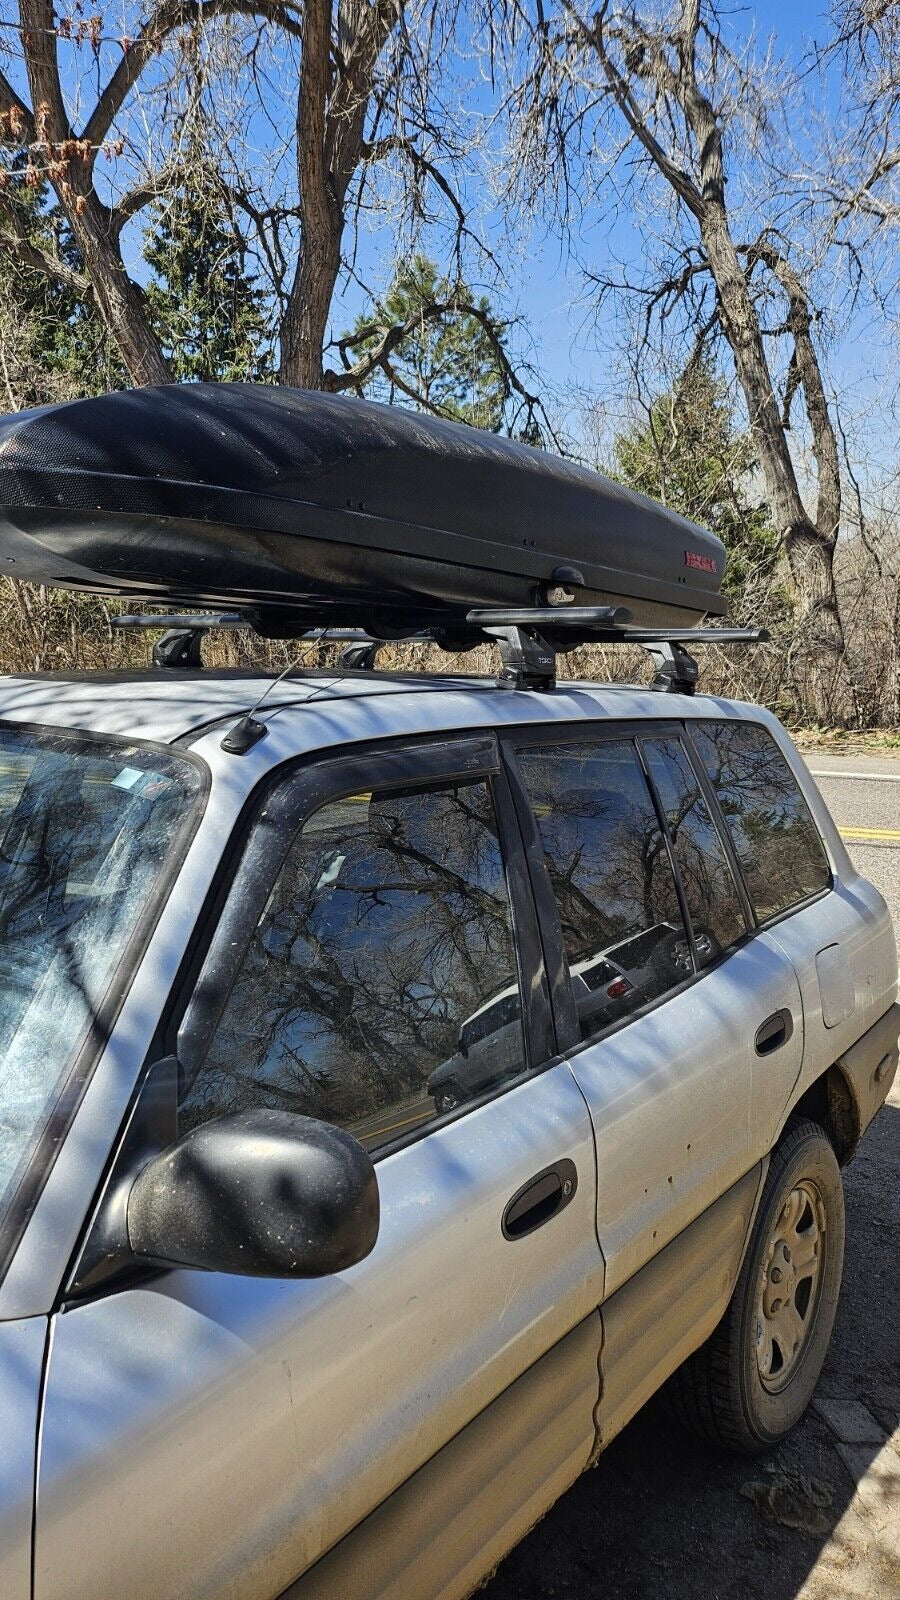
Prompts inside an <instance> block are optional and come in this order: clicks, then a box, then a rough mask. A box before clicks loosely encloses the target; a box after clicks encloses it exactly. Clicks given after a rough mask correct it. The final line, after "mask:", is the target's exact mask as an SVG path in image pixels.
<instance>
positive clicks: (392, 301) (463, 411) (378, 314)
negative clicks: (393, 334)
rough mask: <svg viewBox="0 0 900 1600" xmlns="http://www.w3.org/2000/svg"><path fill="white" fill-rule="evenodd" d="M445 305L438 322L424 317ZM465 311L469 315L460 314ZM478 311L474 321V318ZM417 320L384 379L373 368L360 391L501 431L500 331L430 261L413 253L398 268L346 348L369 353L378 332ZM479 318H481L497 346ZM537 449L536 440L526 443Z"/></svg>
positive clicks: (504, 383) (483, 302)
mask: <svg viewBox="0 0 900 1600" xmlns="http://www.w3.org/2000/svg"><path fill="white" fill-rule="evenodd" d="M448 302H452V303H453V305H454V307H455V309H454V310H453V311H452V312H449V313H447V315H445V316H442V317H440V318H437V319H435V318H432V317H427V316H425V315H423V313H424V311H425V309H426V308H428V307H434V306H439V305H442V304H446V303H448ZM467 307H471V308H472V311H467V309H466V308H467ZM474 311H477V312H478V313H480V315H478V316H476V315H473V314H472V312H474ZM417 316H421V320H420V321H419V322H417V323H415V326H414V327H413V328H412V330H411V332H410V333H409V334H408V335H407V337H406V338H405V339H404V340H403V341H402V342H401V344H399V345H398V346H396V347H395V348H394V350H393V351H392V352H391V355H390V368H391V371H392V372H393V373H394V374H395V375H396V381H395V379H393V378H392V377H391V375H390V373H388V372H385V371H383V370H381V369H380V368H377V369H376V370H375V371H374V372H373V373H372V374H371V376H370V377H369V378H367V379H366V380H365V382H364V383H363V384H362V385H361V392H362V393H364V394H366V395H367V396H369V398H370V399H373V400H383V401H387V402H388V403H390V404H399V405H416V404H418V405H420V406H422V408H423V409H427V410H433V411H438V412H440V413H441V415H443V416H445V417H449V418H451V419H452V420H453V421H455V422H466V423H468V424H469V425H470V426H471V427H475V428H484V429H486V430H487V431H488V432H489V433H500V432H501V431H502V430H503V429H504V424H505V422H506V420H507V405H508V401H509V394H510V387H509V382H508V380H507V377H506V373H505V371H504V364H503V359H502V358H501V355H499V354H498V349H497V344H499V346H500V350H501V351H502V352H504V354H505V340H504V330H503V328H502V325H501V324H500V323H499V322H498V320H497V318H496V317H495V316H494V314H493V312H492V308H491V304H490V301H489V300H488V299H487V297H486V296H485V295H481V296H480V297H479V298H478V299H477V300H476V299H475V297H474V296H473V294H472V293H471V291H470V290H469V289H467V288H466V287H465V286H463V287H462V288H460V287H459V286H456V285H454V286H452V287H451V285H450V283H449V282H448V280H447V279H446V278H442V277H441V276H440V274H439V272H438V269H437V267H436V266H435V264H434V262H433V261H429V260H428V258H427V257H426V256H423V255H415V256H412V257H411V259H410V260H409V261H407V262H404V263H403V264H402V265H401V266H400V267H398V269H397V271H396V273H395V276H394V280H393V283H392V284H391V286H390V288H389V289H388V291H387V293H386V295H385V296H384V298H383V299H382V300H379V301H376V303H375V304H374V306H373V307H372V309H371V310H370V311H367V312H366V313H364V314H362V315H360V316H359V317H357V319H356V323H355V326H354V328H353V329H352V330H351V332H350V334H348V335H345V338H346V339H348V340H349V348H350V351H351V354H352V357H353V359H354V360H356V361H358V360H359V359H360V358H361V357H362V356H364V355H366V354H368V353H370V352H371V351H372V350H373V349H374V348H375V347H376V345H377V344H378V342H379V339H380V337H381V330H382V329H384V328H390V327H394V326H396V325H397V324H403V323H406V322H409V321H411V320H414V319H415V318H416V317H417ZM482 319H487V320H488V321H489V323H490V326H491V329H492V331H493V332H494V335H495V338H496V341H497V343H495V341H494V338H492V337H491V333H490V332H489V331H488V329H487V327H486V326H485V322H484V320H482ZM529 442H532V443H540V440H539V438H538V439H534V440H531V441H529Z"/></svg>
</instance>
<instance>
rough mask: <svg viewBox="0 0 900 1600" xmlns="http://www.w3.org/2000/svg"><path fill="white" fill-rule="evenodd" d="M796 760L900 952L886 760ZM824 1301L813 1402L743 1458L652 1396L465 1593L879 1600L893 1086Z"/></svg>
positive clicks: (891, 1452) (895, 1207)
mask: <svg viewBox="0 0 900 1600" xmlns="http://www.w3.org/2000/svg"><path fill="white" fill-rule="evenodd" d="M805 759H806V762H807V765H808V766H809V768H810V770H811V771H812V772H813V774H814V775H815V778H816V782H817V783H818V784H819V786H820V788H821V790H822V793H823V795H824V797H825V800H826V802H827V804H828V806H829V809H830V810H831V813H832V815H833V817H834V819H835V821H836V822H837V824H838V826H839V828H840V829H841V832H842V833H843V835H844V837H845V840H846V843H847V847H848V849H849V851H850V854H851V856H852V857H853V860H854V861H855V862H856V864H857V866H858V868H859V870H860V871H861V872H863V873H864V874H865V875H866V876H867V877H869V878H871V879H872V881H873V882H874V883H875V884H877V885H878V887H879V888H880V890H881V892H882V894H883V895H884V896H885V899H886V900H887V902H888V904H889V905H890V907H891V910H892V912H893V916H894V925H895V928H896V930H897V937H898V942H900V759H892V758H890V757H887V758H879V757H871V756H858V755H852V756H840V757H836V756H833V755H830V754H826V753H825V752H821V751H807V752H806V753H805ZM844 1181H845V1193H846V1204H847V1250H846V1256H845V1267H844V1283H843V1289H842V1293H841V1303H840V1307H839V1310H838V1316H837V1322H836V1324H835V1331H834V1335H833V1339H832V1345H831V1349H830V1351H829V1355H828V1358H827V1361H826V1364H825V1369H824V1371H823V1374H822V1377H821V1380H820V1383H819V1388H818V1392H817V1397H816V1401H815V1402H814V1404H813V1406H812V1407H811V1408H810V1410H809V1411H808V1413H807V1415H806V1416H805V1417H804V1419H803V1420H802V1421H801V1423H800V1424H799V1425H798V1427H797V1428H796V1429H795V1430H794V1432H793V1433H792V1434H791V1435H790V1436H789V1438H788V1439H787V1440H786V1441H785V1442H784V1443H783V1444H782V1445H780V1446H779V1447H778V1449H777V1450H775V1451H773V1452H771V1453H770V1454H769V1455H768V1456H766V1457H763V1458H761V1459H760V1460H755V1461H749V1460H746V1459H743V1458H740V1457H735V1456H731V1455H727V1454H725V1453H723V1452H721V1451H717V1450H715V1449H713V1448H712V1447H710V1446H708V1445H706V1444H703V1443H701V1442H700V1441H698V1440H696V1439H694V1438H693V1437H692V1436H691V1435H686V1434H685V1433H683V1432H682V1431H681V1430H680V1429H679V1428H677V1427H676V1425H675V1424H674V1423H673V1422H672V1421H671V1420H670V1419H669V1418H668V1416H667V1414H666V1412H665V1409H664V1407H663V1406H662V1405H661V1404H660V1402H659V1400H658V1399H656V1400H653V1401H651V1402H650V1404H649V1405H648V1406H645V1408H644V1410H643V1411H642V1412H641V1413H640V1414H639V1415H638V1416H637V1417H635V1419H634V1421H633V1422H632V1423H631V1424H630V1426H629V1427H627V1428H626V1429H625V1430H624V1432H623V1433H622V1434H620V1436H619V1438H618V1439H616V1440H614V1442H613V1444H612V1445H611V1446H610V1448H609V1450H608V1451H607V1452H606V1453H605V1455H604V1456H603V1457H602V1458H601V1460H600V1462H599V1465H598V1466H597V1467H596V1468H595V1469H594V1470H593V1471H592V1472H588V1473H585V1474H584V1476H583V1477H582V1478H580V1479H579V1481H578V1482H577V1483H576V1484H575V1485H574V1487H573V1488H572V1489H570V1491H569V1493H568V1494H567V1495H565V1496H564V1497H563V1498H562V1499H561V1500H560V1501H559V1502H558V1503H557V1505H556V1506H555V1507H554V1508H553V1510H552V1511H551V1512H550V1513H549V1514H548V1515H547V1516H546V1517H545V1518H544V1520H543V1521H542V1522H541V1523H540V1524H539V1525H538V1526H537V1527H536V1528H535V1529H534V1530H533V1532H532V1533H531V1534H529V1536H528V1537H527V1538H526V1539H525V1540H523V1541H522V1543H521V1544H520V1545H519V1546H518V1547H517V1549H516V1550H514V1551H513V1552H512V1554H511V1555H509V1556H508V1557H507V1559H506V1561H505V1562H504V1563H503V1564H502V1565H501V1567H500V1568H499V1569H498V1571H497V1573H496V1574H495V1576H494V1577H493V1578H492V1579H491V1580H490V1582H489V1583H488V1584H487V1585H486V1586H485V1588H484V1589H483V1590H482V1595H483V1600H551V1597H553V1600H601V1597H602V1600H897V1597H898V1595H900V1272H898V1243H897V1241H898V1237H900V1085H895V1087H894V1090H893V1092H892V1094H891V1097H890V1100H889V1103H888V1105H887V1106H886V1107H885V1108H884V1109H883V1110H882V1111H881V1112H880V1113H879V1115H878V1117H877V1118H876V1119H875V1122H874V1123H873V1124H872V1126H871V1128H870V1129H869V1131H868V1133H867V1134H866V1136H865V1138H864V1140H863V1143H862V1146H861V1149H860V1151H859V1153H858V1154H857V1156H856V1157H855V1159H854V1160H853V1162H852V1163H851V1164H850V1166H849V1167H848V1168H847V1169H846V1171H845V1174H844Z"/></svg>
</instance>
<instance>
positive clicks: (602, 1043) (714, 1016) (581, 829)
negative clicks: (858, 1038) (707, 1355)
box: [510, 723, 802, 1357]
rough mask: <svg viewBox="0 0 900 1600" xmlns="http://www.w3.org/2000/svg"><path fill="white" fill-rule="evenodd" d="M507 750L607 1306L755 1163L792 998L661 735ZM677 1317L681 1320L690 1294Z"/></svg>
mask: <svg viewBox="0 0 900 1600" xmlns="http://www.w3.org/2000/svg"><path fill="white" fill-rule="evenodd" d="M511 745H512V746H513V748H512V750H511V754H510V760H511V774H512V781H513V784H514V787H515V791H516V794H517V797H518V802H519V805H520V808H521V811H522V813H523V817H524V820H523V827H524V828H526V829H527V828H528V826H529V824H530V825H531V826H532V828H533V835H532V841H531V851H530V861H531V866H532V873H533V878H534V883H535V892H536V895H537V896H538V899H539V903H540V905H541V908H542V912H543V924H544V928H545V938H546V941H547V958H548V967H549V970H550V972H551V975H552V977H553V980H554V991H555V996H556V1003H557V1009H558V1012H559V1016H560V1023H559V1026H560V1032H561V1037H562V1040H563V1041H566V1042H567V1047H566V1052H565V1053H566V1059H567V1060H568V1063H569V1066H570V1068H571V1071H572V1073H573V1075H574V1077H575V1078H576V1080H577V1082H578V1083H579V1085H580V1086H581V1088H582V1089H583V1091H584V1094H585V1097H586V1099H587V1101H588V1104H589V1105H590V1108H591V1115H592V1119H593V1123H594V1129H595V1135H596V1140H597V1167H598V1180H597V1181H598V1191H597V1192H598V1199H597V1227H598V1233H599V1238H600V1244H601V1247H602V1250H603V1254H604V1257H605V1261H606V1285H605V1292H606V1296H607V1298H608V1297H609V1296H611V1295H613V1294H615V1292H616V1291H617V1290H619V1289H620V1288H621V1286H622V1285H624V1284H626V1283H628V1282H629V1280H631V1279H632V1278H633V1277H634V1275H635V1274H637V1273H639V1272H640V1271H641V1269H642V1268H644V1267H645V1266H646V1265H647V1263H648V1262H650V1261H651V1260H652V1259H653V1258H655V1257H656V1256H658V1255H659V1254H660V1252H662V1251H663V1250H664V1248H665V1247H666V1246H667V1245H668V1244H669V1243H670V1241H672V1240H674V1239H675V1238H676V1237H678V1236H680V1235H682V1234H683V1233H684V1231H685V1230H686V1229H688V1228H689V1227H690V1225H691V1224H692V1223H694V1221H695V1220H696V1219H697V1218H698V1217H700V1215H701V1214H702V1213H703V1212H704V1211H706V1209H707V1208H708V1207H710V1206H711V1205H712V1204H713V1202H714V1201H717V1200H718V1199H719V1197H720V1196H722V1195H723V1194H724V1193H725V1192H726V1191H727V1190H729V1189H730V1188H731V1187H732V1186H734V1185H735V1184H736V1183H737V1182H738V1181H739V1180H740V1179H742V1178H743V1176H744V1175H745V1174H746V1173H747V1172H748V1171H749V1170H750V1169H751V1168H753V1166H754V1163H757V1162H759V1160H760V1157H761V1156H762V1155H763V1154H764V1153H765V1152H764V1151H763V1150H760V1149H759V1148H758V1147H757V1144H758V1141H757V1139H756V1137H755V1133H754V1114H753V1097H754V1093H755V1078H756V1075H757V1073H758V1072H761V1073H762V1074H765V1071H766V1070H767V1068H766V1067H765V1066H763V1065H762V1062H763V1056H762V1055H760V1053H759V1051H760V1050H762V1051H763V1053H764V1054H765V1053H768V1055H769V1057H770V1058H772V1057H778V1064H777V1066H776V1067H775V1068H774V1071H775V1073H776V1075H777V1077H778V1079H779V1080H780V1079H781V1078H782V1077H783V1076H785V1075H789V1074H790V1073H794V1074H796V1072H797V1071H798V1070H799V1063H800V1059H801V1055H802V1014H801V1009H800V995H799V989H798V985H797V980H796V977H795V974H794V970H793V967H792V965H791V963H790V961H789V960H788V959H787V958H786V956H785V955H784V954H783V952H782V951H781V950H780V949H779V948H778V946H777V945H775V943H774V942H773V941H772V940H771V939H769V938H768V937H766V936H762V937H760V936H756V935H754V934H753V923H752V917H751V913H750V908H749V906H748V905H747V903H746V898H745V896H744V894H743V890H742V887H741V885H740V884H739V882H738V880H737V878H736V876H735V873H734V871H733V856H732V853H731V850H730V847H729V845H728V843H727V841H726V840H725V839H724V838H723V836H722V834H721V832H720V830H719V826H718V825H717V822H716V819H715V816H714V806H713V802H712V801H711V797H710V795H709V793H708V791H707V789H706V786H705V782H704V780H703V778H702V775H701V774H700V772H699V770H698V768H697V767H696V765H695V764H694V762H693V761H692V759H691V756H690V753H689V750H688V748H687V746H686V744H685V740H684V737H683V732H682V730H681V729H680V728H679V727H678V725H677V724H669V725H663V724H659V725H656V724H653V725H650V724H646V723H645V724H641V725H639V726H637V727H634V728H631V729H628V728H622V729H606V728H604V729H603V730H602V731H601V730H597V729H590V730H585V729H584V728H583V727H582V728H581V729H572V730H569V738H568V739H567V740H566V742H563V741H562V740H561V739H560V736H559V733H558V732H557V731H554V732H553V734H552V735H551V736H550V737H549V738H548V739H545V740H543V741H538V740H535V739H534V738H533V737H532V735H531V734H530V733H529V735H528V737H527V739H525V738H523V739H520V740H516V741H511ZM611 966H612V967H614V968H615V972H614V973H613V975H612V976H610V967H611ZM592 972H593V973H594V974H596V981H594V979H593V977H592ZM586 979H587V980H588V983H589V984H590V985H591V986H592V991H593V992H591V993H589V994H585V992H584V987H585V980H586ZM772 1019H780V1022H779V1021H774V1022H773V1020H772ZM779 1026H780V1027H781V1031H780V1032H779V1031H778V1030H779ZM760 1030H761V1031H760ZM767 1030H768V1031H767ZM713 1265H715V1263H714V1262H713ZM714 1285H715V1286H717V1287H716V1292H718V1291H719V1289H720V1287H721V1273H716V1272H713V1273H712V1275H711V1279H710V1292H711V1293H712V1291H713V1286H714ZM670 1288H671V1297H670V1303H671V1306H672V1308H673V1309H672V1311H671V1316H672V1318H673V1327H672V1332H673V1336H674V1334H675V1333H676V1332H677V1331H678V1330H677V1328H675V1326H674V1321H677V1316H678V1313H677V1310H675V1309H674V1308H675V1307H676V1305H677V1303H678V1298H679V1293H680V1286H679V1285H678V1284H677V1283H675V1282H673V1283H672V1284H671V1285H670ZM684 1315H685V1316H690V1317H692V1318H696V1317H697V1315H698V1303H697V1298H696V1296H695V1297H694V1299H693V1302H692V1305H691V1306H690V1308H688V1307H686V1308H685V1312H684ZM605 1355H609V1356H613V1357H614V1355H615V1352H610V1351H609V1350H605Z"/></svg>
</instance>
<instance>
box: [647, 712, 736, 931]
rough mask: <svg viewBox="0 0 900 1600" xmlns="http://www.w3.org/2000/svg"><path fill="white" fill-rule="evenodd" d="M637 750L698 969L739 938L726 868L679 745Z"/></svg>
mask: <svg viewBox="0 0 900 1600" xmlns="http://www.w3.org/2000/svg"><path fill="white" fill-rule="evenodd" d="M643 749H644V753H645V756H646V759H647V762H648V765H649V768H650V772H651V776H652V778H653V782H654V783H655V785H656V790H657V793H658V795H659V798H660V803H661V805H662V809H663V811H664V813H665V817H666V822H667V824H668V828H669V834H670V836H671V839H672V843H673V846H674V849H675V856H676V859H677V862H678V870H679V873H680V876H681V884H682V888H683V889H684V895H685V899H686V901H687V906H688V910H689V912H690V914H691V920H692V922H693V924H694V932H695V934H696V935H697V939H698V954H699V956H700V958H701V963H704V962H708V961H710V960H712V959H713V958H714V957H715V956H716V955H717V954H718V953H719V951H720V950H723V949H727V948H728V946H729V945H730V944H733V943H734V941H735V940H736V939H739V938H740V936H741V934H743V933H744V932H745V927H744V917H743V912H742V911H741V906H740V901H739V899H738V894H737V889H736V888H735V884H734V879H733V877H732V875H731V868H730V867H729V865H728V861H727V858H726V855H725V851H724V849H723V847H722V841H721V840H720V838H719V835H718V833H717V832H716V829H715V826H714V824H713V820H712V817H711V816H710V814H709V808H708V806H707V804H706V801H705V800H704V798H703V795H702V793H701V790H700V788H699V785H698V783H697V779H696V776H695V774H694V771H693V768H692V767H691V765H690V763H689V761H688V758H687V754H686V752H685V750H684V747H683V745H682V744H681V742H680V740H678V739H653V740H647V741H645V742H644V743H643ZM704 936H705V938H704Z"/></svg>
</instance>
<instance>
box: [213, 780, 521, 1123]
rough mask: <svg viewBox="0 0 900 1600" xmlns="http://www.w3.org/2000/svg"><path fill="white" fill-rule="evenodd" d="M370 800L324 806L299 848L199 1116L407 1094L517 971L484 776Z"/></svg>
mask: <svg viewBox="0 0 900 1600" xmlns="http://www.w3.org/2000/svg"><path fill="white" fill-rule="evenodd" d="M361 799H362V800H363V802H365V800H366V799H367V800H368V803H367V804H365V803H363V804H360V805H357V806H348V804H347V803H346V802H337V803H336V804H335V805H334V806H331V807H326V808H324V810H322V811H320V812H318V813H317V814H316V816H315V817H314V818H312V819H310V823H309V824H308V825H307V827H305V828H304V829H303V831H302V832H301V834H300V836H299V838H298V840H297V842H296V844H295V845H294V847H293V849H292V850H291V852H290V855H289V857H288V859H287V861H286V862H285V865H284V867H283V869H282V871H281V874H280V876H279V879H278V882H277V884H276V886H275V890H274V892H273V894H272V896H271V897H270V901H269V904H268V906H267V908H266V912H265V913H264V915H263V917H262V919H261V920H260V923H259V926H258V927H257V930H256V933H255V936H254V938H253V941H252V943H251V946H250V948H249V950H248V952H247V956H246V958H245V960H244V963H243V966H242V969H241V971H240V974H239V976H238V978H237V980H236V983H235V986H234V988H233V990H232V993H231V996H230V998H229V1001H228V1002H227V1004H226V1008H225V1011H224V1013H223V1016H222V1018H221V1020H220V1023H219V1027H218V1030H217V1033H216V1037H215V1039H214V1041H213V1043H212V1047H211V1049H210V1052H209V1055H208V1057H207V1060H206V1063H205V1065H204V1067H203V1068H202V1069H201V1072H200V1075H199V1077H198V1079H197V1080H195V1083H194V1084H193V1086H192V1088H191V1090H190V1093H189V1096H188V1099H187V1101H186V1103H185V1105H184V1108H183V1109H184V1117H185V1119H186V1120H187V1121H199V1120H204V1119H205V1118H206V1117H208V1116H210V1115H214V1114H220V1113H222V1112H224V1111H228V1110H235V1109H239V1108H241V1107H244V1106H248V1105H259V1104H265V1105H272V1106H278V1107H282V1108H286V1109H290V1110H296V1111H302V1112H304V1113H306V1114H307V1115H312V1116H320V1117H324V1118H327V1119H329V1120H331V1121H334V1122H339V1123H345V1124H346V1123H351V1122H353V1121H355V1120H357V1119H359V1118H364V1117H366V1116H371V1115H372V1114H374V1113H377V1112H381V1111H383V1110H384V1109H385V1108H389V1107H391V1106H392V1105H396V1104H400V1103H403V1102H409V1101H411V1100H413V1099H414V1098H415V1097H416V1096H421V1095H422V1094H423V1092H424V1084H425V1080H426V1079H427V1077H428V1075H429V1074H430V1072H431V1071H432V1070H433V1069H434V1068H435V1067H436V1066H437V1065H439V1064H440V1063H441V1062H443V1061H445V1060H446V1059H447V1058H449V1057H450V1056H452V1055H453V1053H454V1052H455V1051H456V1050H457V1049H458V1045H459V1034H460V1029H461V1028H462V1026H463V1024H464V1023H465V1021H466V1019H467V1018H468V1017H470V1016H471V1015H472V1013H473V1012H475V1011H477V1010H478V1008H479V1007H480V1006H481V1005H482V1004H483V1002H484V1001H485V1000H486V999H487V998H488V997H489V996H490V995H492V994H495V993H497V992H498V991H500V990H501V989H503V988H504V987H506V986H509V985H510V984H511V983H514V982H515V981H516V965H515V955H514V946H513V939H512V928H511V916H510V907H509V901H508V897H507V891H506V883H505V876H504V871H503V863H502V858H501V854H500V848H499V843H498V839H497V831H496V821H495V816H494V811H493V805H492V801H491V797H490V793H489V791H488V789H487V786H486V785H485V784H484V783H479V784H471V785H466V786H461V787H459V788H454V789H450V790H440V791H437V790H433V791H419V792H415V791H412V792H410V791H407V792H403V793H399V792H393V793H385V794H381V795H378V794H375V795H373V796H371V797H370V798H369V797H361ZM354 813H355V817H356V819H358V820H354V816H353V814H354ZM522 1065H523V1062H522V1052H521V1033H519V1039H518V1045H517V1053H516V1061H515V1064H514V1066H513V1067H512V1069H511V1070H515V1071H520V1070H521V1068H522Z"/></svg>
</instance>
